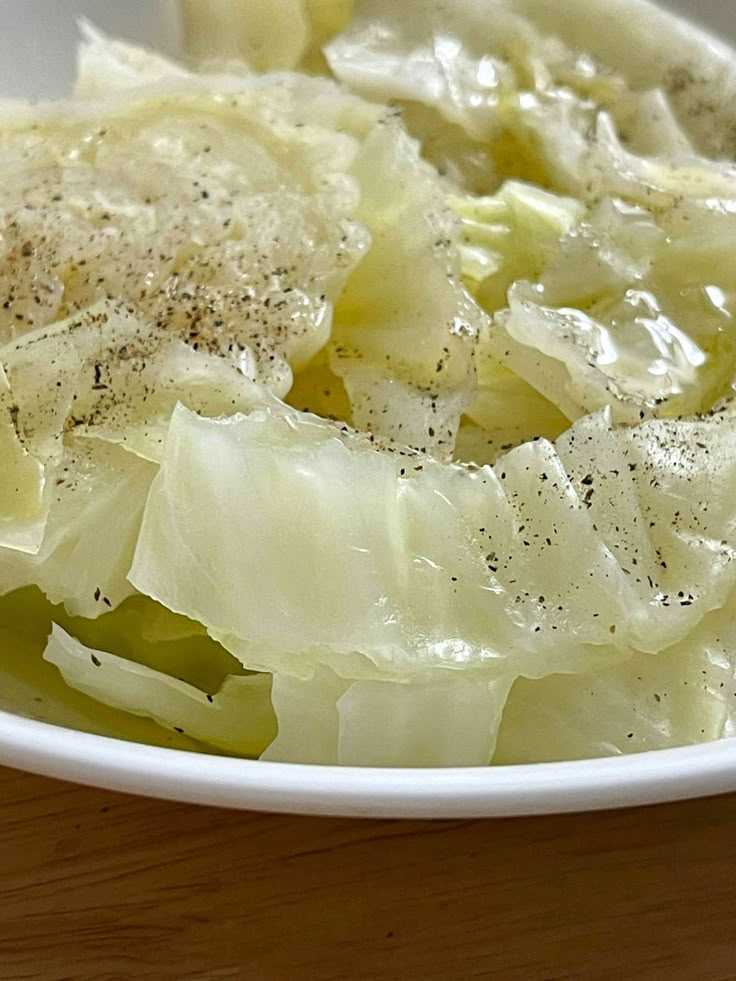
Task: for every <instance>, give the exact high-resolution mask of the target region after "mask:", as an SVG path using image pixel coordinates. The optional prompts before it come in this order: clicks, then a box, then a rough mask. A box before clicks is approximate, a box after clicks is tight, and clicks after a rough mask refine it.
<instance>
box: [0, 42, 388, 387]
mask: <svg viewBox="0 0 736 981" xmlns="http://www.w3.org/2000/svg"><path fill="white" fill-rule="evenodd" d="M90 43H91V44H92V45H93V46H94V49H95V51H96V54H95V58H96V59H97V61H98V62H100V65H98V69H97V70H98V71H102V70H103V68H102V66H103V65H104V63H105V54H104V52H105V50H108V47H107V46H108V42H106V41H104V40H100V39H97V40H93V41H92V42H90ZM109 44H110V45H111V48H109V50H110V54H109V57H110V59H111V60H112V62H113V63H114V64H116V63H117V62H119V61H120V55H119V52H118V51H117V48H116V47H115V43H114V42H109ZM141 61H142V62H143V65H144V68H143V69H141V85H140V86H139V87H137V88H129V87H128V88H126V87H124V86H123V87H122V88H119V89H117V90H116V89H115V87H114V79H115V73H113V83H112V84H111V88H110V94H109V96H108V97H107V98H103V97H102V96H98V97H97V98H95V99H89V100H86V101H77V102H71V103H61V104H55V105H41V106H35V107H34V106H29V107H17V108H16V110H15V111H14V112H13V113H8V114H7V117H4V121H3V122H4V125H3V128H2V132H0V175H1V176H2V181H1V182H0V211H1V212H2V219H1V220H0V295H2V296H3V297H5V300H4V301H3V303H2V304H0V339H6V340H9V339H12V338H13V337H16V336H17V335H18V334H21V333H24V332H26V331H28V330H32V329H35V328H39V327H44V326H48V325H50V324H52V323H54V322H56V321H58V320H59V319H63V318H64V317H66V316H70V315H73V314H74V313H75V312H78V311H81V310H84V309H86V308H88V307H89V306H90V305H92V304H94V303H95V302H97V301H99V300H101V299H105V298H113V299H119V300H122V301H125V302H126V304H127V305H128V307H129V308H130V309H131V312H132V313H134V314H136V315H137V316H139V317H140V318H142V319H143V320H144V321H146V322H150V323H151V324H152V325H155V326H157V327H159V328H162V329H165V330H166V331H167V332H168V333H169V334H170V335H171V336H172V337H173V338H176V339H179V340H181V341H183V342H185V343H186V344H187V345H189V346H190V347H192V348H194V349H195V350H198V351H200V352H206V353H209V354H212V355H218V356H221V357H223V358H226V359H228V360H230V361H231V362H232V363H233V364H235V365H236V366H237V367H238V369H239V370H240V371H241V372H242V373H243V374H245V375H246V376H247V377H249V378H251V379H253V380H255V381H258V382H260V383H263V384H264V385H266V386H267V387H269V388H270V389H271V390H273V391H274V392H276V393H277V394H278V395H284V394H285V393H286V392H287V391H288V389H289V387H290V385H291V379H292V368H299V367H302V366H303V365H305V364H306V363H307V362H308V361H309V360H310V359H311V358H312V357H313V356H314V355H315V354H316V353H317V352H318V351H319V350H320V349H321V348H322V347H324V345H325V344H326V343H327V341H328V339H329V336H330V328H331V320H332V308H333V305H334V302H335V300H336V299H337V297H338V296H339V294H340V291H341V289H342V285H343V283H344V281H345V278H346V277H347V275H348V274H349V272H350V270H351V269H352V268H353V266H354V265H355V264H356V263H357V262H358V261H359V259H360V257H361V256H362V255H363V253H364V251H365V249H366V248H367V246H368V237H367V235H366V233H365V231H364V230H363V229H361V228H360V227H359V226H358V225H357V224H356V223H355V222H354V221H353V220H352V212H353V211H354V210H355V207H356V205H357V200H358V188H357V187H356V183H355V179H354V178H353V177H351V176H350V175H349V174H348V171H349V170H350V168H351V166H352V163H353V161H354V159H355V156H356V154H357V152H358V148H359V140H358V139H357V138H356V137H354V136H352V135H350V132H349V130H350V127H351V126H353V127H354V128H355V129H356V130H357V131H360V132H362V131H363V130H364V129H365V128H366V127H367V126H369V125H371V124H373V123H375V120H376V119H377V118H378V117H379V116H380V114H381V110H380V109H377V108H376V107H365V108H363V107H364V106H365V104H363V103H361V101H360V100H358V99H356V98H355V97H352V96H349V95H347V94H346V93H340V92H339V90H338V88H337V86H335V85H334V83H330V82H328V81H326V80H323V79H311V80H310V79H306V83H307V84H306V85H304V84H303V83H302V80H301V79H300V77H299V76H296V75H294V76H277V77H271V78H269V79H268V80H267V81H262V80H260V79H254V78H248V77H245V76H240V77H235V76H212V77H206V76H195V75H192V74H183V75H182V74H175V75H173V76H172V75H171V73H168V72H167V71H165V70H163V69H162V70H161V74H160V77H158V78H157V79H156V77H155V73H156V71H157V69H156V68H155V65H154V67H150V64H149V62H148V61H146V56H145V55H144V54H141ZM131 63H135V58H134V56H133V54H132V53H129V58H128V61H127V62H126V65H128V67H130V64H131ZM83 64H84V58H83ZM146 65H149V68H150V71H146V70H145V66H146ZM130 70H131V71H133V72H134V71H135V70H136V69H135V65H134V67H133V68H131V69H130ZM90 71H92V69H90ZM93 74H94V73H93ZM151 77H153V78H154V79H155V80H154V81H152V80H151ZM90 84H91V83H90ZM88 87H89V86H88ZM348 120H350V123H349V124H348Z"/></svg>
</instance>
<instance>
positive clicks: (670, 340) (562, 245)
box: [481, 183, 736, 424]
mask: <svg viewBox="0 0 736 981" xmlns="http://www.w3.org/2000/svg"><path fill="white" fill-rule="evenodd" d="M733 190H734V193H735V194H736V183H735V184H734V187H733ZM734 200H736V198H734ZM679 212H680V213H678V211H677V210H675V211H673V212H670V213H667V214H662V215H657V216H656V217H655V215H654V214H653V213H651V212H649V211H646V210H644V209H643V208H641V207H639V206H638V205H633V204H628V203H625V202H623V201H622V200H620V199H606V200H604V201H603V202H602V203H601V204H599V205H597V206H596V207H595V208H594V209H592V210H591V211H590V212H589V213H588V215H586V217H585V220H584V221H582V222H581V223H580V224H579V225H578V226H577V227H575V228H573V229H572V230H571V231H570V232H569V233H568V234H567V235H565V236H563V237H562V238H561V240H560V242H559V245H558V249H557V253H556V254H555V255H554V257H552V258H551V259H550V260H549V262H548V263H547V264H546V266H545V268H544V269H543V270H542V272H541V274H540V275H538V276H537V278H536V281H534V280H532V281H531V282H524V281H519V282H517V283H515V284H514V285H513V286H512V288H511V290H510V293H509V308H508V310H507V311H501V312H500V313H498V314H497V316H496V327H497V332H496V333H495V335H494V336H493V338H492V345H491V347H492V349H493V354H494V355H495V358H496V359H497V360H499V361H500V362H501V363H503V364H505V365H506V366H507V367H508V368H510V369H511V370H512V371H513V372H514V373H516V374H518V375H519V376H521V377H522V378H524V379H525V380H526V381H527V382H528V383H529V384H531V385H532V386H534V387H535V388H536V389H537V390H538V391H539V392H540V393H541V394H542V395H544V396H545V397H547V398H548V399H551V400H552V401H553V402H554V403H555V404H556V405H557V406H558V407H559V409H560V411H561V412H562V413H563V414H564V415H566V416H567V417H569V418H570V419H575V418H579V417H580V416H581V415H585V414H586V413H588V412H592V411H595V410H596V409H599V408H602V407H603V406H606V405H610V406H611V408H612V411H613V417H614V419H615V420H616V421H618V422H624V423H629V424H630V423H635V422H637V421H638V420H639V419H641V418H643V415H644V416H651V415H664V416H670V417H673V416H679V415H687V414H692V413H695V412H701V411H704V410H707V409H709V408H710V407H711V406H712V405H713V404H714V402H715V401H716V400H717V399H718V398H719V396H721V395H722V394H723V393H724V392H726V391H727V390H728V387H729V385H730V383H731V380H732V379H733V377H734V374H736V336H734V331H733V309H734V305H733V301H734V297H733V287H732V276H731V270H730V263H729V262H728V261H727V260H726V258H725V257H726V256H727V255H729V254H730V251H729V245H728V244H727V243H729V242H730V240H731V237H732V236H733V235H734V232H735V231H736V225H734V219H733V216H730V215H727V214H726V213H720V214H716V213H712V214H708V213H706V212H704V211H700V212H698V211H697V209H693V208H692V207H691V208H689V209H688V208H686V205H684V204H682V205H680V206H679ZM481 289H482V287H481ZM642 413H643V415H642Z"/></svg>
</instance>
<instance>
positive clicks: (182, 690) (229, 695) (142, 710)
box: [43, 625, 275, 756]
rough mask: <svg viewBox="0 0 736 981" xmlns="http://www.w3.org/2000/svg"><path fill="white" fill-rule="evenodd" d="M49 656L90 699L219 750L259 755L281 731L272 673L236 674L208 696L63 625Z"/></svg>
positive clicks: (55, 634) (55, 630) (47, 652)
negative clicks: (93, 644) (91, 644)
mask: <svg viewBox="0 0 736 981" xmlns="http://www.w3.org/2000/svg"><path fill="white" fill-rule="evenodd" d="M43 656H44V659H45V660H46V661H49V662H50V663H51V664H55V665H56V667H57V668H58V669H59V671H60V672H61V674H62V676H63V677H64V680H65V681H66V683H67V684H68V685H69V686H70V687H72V688H74V689H76V690H77V691H80V692H82V693H83V694H85V695H87V696H89V697H90V698H94V699H95V700H96V701H98V702H102V703H103V704H104V705H109V706H110V707H112V708H115V709H118V710H121V711H124V712H129V713H131V714H132V715H139V716H143V717H146V718H151V719H153V720H154V721H155V722H156V723H158V725H160V726H161V727H162V728H164V729H173V730H174V732H177V733H179V734H180V735H185V734H186V735H189V736H190V737H192V738H194V739H196V740H197V741H198V742H201V743H205V744H207V745H210V746H213V747H215V748H216V749H219V750H225V751H227V752H230V753H235V754H239V755H242V756H253V755H258V754H259V753H260V752H261V750H262V749H263V748H264V747H265V746H266V745H268V743H269V742H271V741H272V740H273V737H274V735H275V722H274V719H273V714H272V711H271V703H270V700H269V691H270V686H271V679H270V678H269V677H268V675H259V674H255V675H246V676H243V677H237V676H236V677H230V678H227V679H226V680H225V683H224V684H223V686H222V688H221V689H220V690H219V691H218V692H216V693H215V694H214V695H208V694H206V693H205V692H203V691H200V690H199V689H198V688H194V687H193V686H192V685H188V684H186V683H185V682H183V681H179V680H178V679H177V678H172V677H170V676H169V675H166V674H162V673H161V672H160V671H153V670H152V669H151V668H148V667H146V666H145V665H142V664H137V663H135V662H134V661H127V660H125V659H124V658H121V657H117V656H116V655H114V654H108V653H107V652H104V651H95V650H90V649H89V648H88V647H85V646H84V645H83V644H80V642H79V641H78V640H75V638H74V637H72V636H70V635H69V634H68V633H66V631H64V630H62V629H61V627H59V626H57V625H54V627H53V630H52V633H51V637H50V639H49V643H48V646H47V648H46V650H45V652H44V655H43ZM185 727H186V728H185Z"/></svg>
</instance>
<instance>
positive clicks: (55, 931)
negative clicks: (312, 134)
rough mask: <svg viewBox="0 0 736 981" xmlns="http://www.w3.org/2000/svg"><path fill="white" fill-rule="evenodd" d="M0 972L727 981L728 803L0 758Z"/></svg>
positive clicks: (212, 979)
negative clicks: (348, 816)
mask: <svg viewBox="0 0 736 981" xmlns="http://www.w3.org/2000/svg"><path fill="white" fill-rule="evenodd" d="M0 799H1V800H2V821H1V822H0V884H1V885H0V978H2V979H3V981H10V979H13V981H16V979H17V981H20V979H23V981H30V979H33V981H52V979H53V981H78V979H85V981H86V979H94V981H118V979H135V981H138V979H141V981H147V979H151V981H154V979H155V981H169V979H173V981H180V979H181V981H184V979H186V981H190V979H191V981H194V979H196V981H221V979H231V978H244V979H248V981H251V979H252V981H281V979H288V981H301V979H308V981H311V979H319V981H354V979H361V981H362V979H371V981H373V979H376V981H382V979H397V981H398V979H401V981H406V979H408V981H425V979H427V981H435V979H436V981H439V979H442V981H444V979H465V978H492V979H499V981H506V979H517V978H518V979H524V981H547V979H557V978H580V979H591V978H592V979H597V978H602V979H609V978H610V979H612V981H613V979H616V981H619V979H620V981H627V979H631V978H646V979H650V978H651V979H659V978H666V979H671V978H675V979H681V978H684V979H691V978H693V979H701V978H702V979H707V981H719V979H723V981H731V979H734V978H736V882H735V881H734V878H735V877H734V868H735V859H734V853H736V796H730V797H721V798H714V799H711V800H703V801H693V802H689V803H684V804H677V805H672V806H664V807H652V808H644V809H639V810H632V811H619V812H611V813H598V814H584V815H573V816H563V817H553V818H525V819H513V820H496V821H463V822H449V821H447V822H437V823H433V822H391V821H350V820H343V819H340V820H337V819H336V820H331V819H315V818H295V817H278V816H272V815H266V814H246V813H238V812H228V811H216V810H211V809H208V808H198V807H191V806H187V805H180V804H170V803H163V802H158V801H150V800H144V799H138V798H134V797H124V796H121V795H117V794H112V793H109V792H106V791H99V790H91V789H87V788H81V787H75V786H71V785H69V784H63V783H58V782H55V781H52V780H48V779H45V778H41V777H35V776H30V775H27V774H22V773H16V772H14V771H11V770H0Z"/></svg>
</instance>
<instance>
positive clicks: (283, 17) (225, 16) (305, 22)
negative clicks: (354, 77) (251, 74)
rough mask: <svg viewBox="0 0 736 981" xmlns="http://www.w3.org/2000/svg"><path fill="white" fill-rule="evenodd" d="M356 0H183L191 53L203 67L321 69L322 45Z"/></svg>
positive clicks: (259, 69)
mask: <svg viewBox="0 0 736 981" xmlns="http://www.w3.org/2000/svg"><path fill="white" fill-rule="evenodd" d="M352 5H353V4H352V0H281V2H280V3H278V4H276V5H274V4H273V3H271V2H270V0H247V2H244V0H181V3H180V9H181V12H182V15H183V27H184V43H185V49H186V51H187V55H188V57H189V59H190V60H192V61H194V63H195V64H197V65H198V66H199V67H200V68H202V67H204V68H207V69H213V68H216V67H222V66H223V65H224V66H228V65H230V66H238V67H244V66H245V65H247V66H248V67H249V68H251V69H253V70H254V71H260V72H265V71H279V70H284V69H295V68H299V67H302V68H305V69H308V70H321V69H322V68H323V67H324V59H323V58H322V57H321V51H320V49H321V46H322V45H323V44H324V42H325V41H326V40H327V39H328V38H330V37H332V36H333V35H334V34H336V33H337V32H338V31H339V30H341V29H342V28H343V27H344V26H345V25H346V23H347V21H348V19H349V17H350V14H351V9H352Z"/></svg>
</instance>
